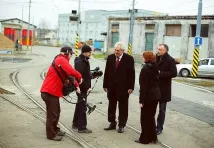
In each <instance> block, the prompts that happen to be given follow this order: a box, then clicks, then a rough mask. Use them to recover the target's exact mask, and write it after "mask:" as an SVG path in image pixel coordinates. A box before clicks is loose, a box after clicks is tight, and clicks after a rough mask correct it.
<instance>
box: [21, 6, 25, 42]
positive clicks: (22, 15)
mask: <svg viewBox="0 0 214 148" xmlns="http://www.w3.org/2000/svg"><path fill="white" fill-rule="evenodd" d="M23 11H24V8H23V7H22V26H21V32H20V44H22V30H23Z"/></svg>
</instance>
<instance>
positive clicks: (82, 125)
mask: <svg viewBox="0 0 214 148" xmlns="http://www.w3.org/2000/svg"><path fill="white" fill-rule="evenodd" d="M77 97H78V102H79V103H77V104H76V108H75V112H74V117H73V125H74V126H76V127H78V130H84V129H86V126H87V117H86V111H87V107H86V103H87V92H81V95H79V94H77ZM83 98H84V99H85V101H84V100H83Z"/></svg>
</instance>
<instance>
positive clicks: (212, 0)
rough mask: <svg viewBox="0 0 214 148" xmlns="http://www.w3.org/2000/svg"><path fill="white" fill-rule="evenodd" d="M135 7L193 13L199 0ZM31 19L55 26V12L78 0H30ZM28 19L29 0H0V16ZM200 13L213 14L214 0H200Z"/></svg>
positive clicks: (85, 6) (92, 6)
mask: <svg viewBox="0 0 214 148" xmlns="http://www.w3.org/2000/svg"><path fill="white" fill-rule="evenodd" d="M135 1H136V2H135V8H136V9H145V10H152V11H156V12H163V13H168V14H169V15H197V9H198V1H199V0H135ZM31 6H32V7H31V23H32V22H33V18H34V24H35V25H37V26H38V25H39V22H40V20H41V19H45V20H47V21H48V22H49V27H50V28H55V27H56V26H57V19H58V14H60V13H70V12H71V10H76V9H78V0H32V5H31ZM131 7H132V0H81V11H84V10H97V9H99V10H100V9H102V10H128V9H131ZM22 8H23V9H24V14H23V18H24V21H28V13H29V0H0V19H6V18H19V19H21V18H22ZM202 14H203V15H206V14H210V15H211V14H212V15H214V0H203V12H202Z"/></svg>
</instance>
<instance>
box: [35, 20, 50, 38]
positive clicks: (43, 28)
mask: <svg viewBox="0 0 214 148" xmlns="http://www.w3.org/2000/svg"><path fill="white" fill-rule="evenodd" d="M48 32H50V29H49V22H48V21H47V20H46V19H44V18H43V19H41V20H40V23H39V28H38V37H37V38H39V40H42V39H44V38H45V35H46V34H47V33H48Z"/></svg>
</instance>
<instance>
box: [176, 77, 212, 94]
mask: <svg viewBox="0 0 214 148" xmlns="http://www.w3.org/2000/svg"><path fill="white" fill-rule="evenodd" d="M173 82H174V83H179V84H183V85H186V86H190V87H194V88H197V89H201V90H203V91H206V92H209V93H214V90H211V89H208V88H205V87H201V86H197V85H193V84H189V83H188V82H177V81H176V79H173Z"/></svg>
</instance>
